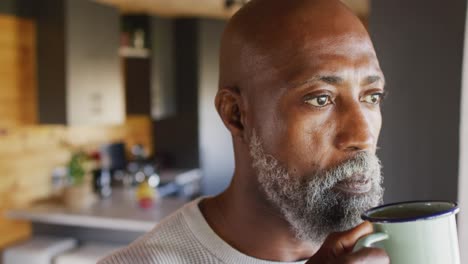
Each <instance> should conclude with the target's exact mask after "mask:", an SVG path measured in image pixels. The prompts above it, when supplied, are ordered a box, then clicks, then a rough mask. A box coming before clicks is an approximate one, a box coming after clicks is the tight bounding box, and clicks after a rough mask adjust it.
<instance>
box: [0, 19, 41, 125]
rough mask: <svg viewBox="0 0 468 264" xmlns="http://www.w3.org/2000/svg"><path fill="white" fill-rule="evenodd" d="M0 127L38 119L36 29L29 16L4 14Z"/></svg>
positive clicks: (0, 51)
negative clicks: (26, 17)
mask: <svg viewBox="0 0 468 264" xmlns="http://www.w3.org/2000/svg"><path fill="white" fill-rule="evenodd" d="M0 32H1V34H0V128H2V127H12V126H17V125H31V124H35V123H36V121H37V110H36V109H37V102H36V98H37V95H36V90H37V89H36V65H35V63H36V62H35V61H36V54H35V50H36V42H35V39H36V29H35V26H34V22H33V21H32V20H29V19H24V18H18V17H14V16H9V15H1V16H0Z"/></svg>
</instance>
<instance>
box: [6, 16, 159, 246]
mask: <svg viewBox="0 0 468 264" xmlns="http://www.w3.org/2000/svg"><path fill="white" fill-rule="evenodd" d="M35 51H36V28H35V25H34V22H33V21H32V20H30V19H25V18H19V17H15V16H10V15H0V249H1V248H4V247H5V246H6V245H9V244H11V243H14V242H16V241H18V240H21V239H25V238H27V237H28V236H29V235H30V233H31V227H30V224H29V223H27V222H20V221H11V220H8V219H6V218H5V217H4V216H3V213H4V212H5V211H6V210H8V209H11V208H16V207H24V206H27V205H29V204H31V203H32V202H33V201H35V200H37V199H43V198H47V197H48V196H50V195H51V192H52V190H51V172H52V170H53V169H54V168H55V167H57V166H61V165H64V164H66V163H67V161H68V159H69V158H70V154H71V151H72V150H73V149H78V148H85V149H97V148H98V147H99V146H100V145H101V144H105V143H111V142H117V141H123V142H125V143H126V145H127V146H131V145H133V144H137V143H139V144H143V145H144V146H145V148H146V149H147V150H148V151H149V152H150V153H152V147H153V144H152V122H151V120H150V118H149V116H127V118H126V121H125V123H124V124H122V125H112V126H99V125H96V126H73V127H67V126H63V125H47V126H46V125H39V124H37V122H38V121H37V120H38V118H37V116H38V115H37V112H38V110H37V106H38V105H37V102H38V95H37V87H36V86H37V80H36V70H37V67H36V53H35Z"/></svg>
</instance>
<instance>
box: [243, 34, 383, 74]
mask: <svg viewBox="0 0 468 264" xmlns="http://www.w3.org/2000/svg"><path fill="white" fill-rule="evenodd" d="M246 48H247V49H250V50H248V51H247V52H246V53H245V54H246V55H247V56H246V57H245V60H246V61H247V62H248V63H247V64H246V67H245V68H244V70H245V71H246V73H247V72H249V71H250V72H255V75H251V76H252V78H253V81H256V82H269V81H274V82H276V83H278V82H281V81H284V82H285V83H286V82H292V81H295V79H297V78H300V77H301V76H302V75H307V74H313V73H314V71H317V72H318V71H329V72H340V71H343V70H366V71H374V72H375V73H378V74H381V72H380V66H379V63H378V60H377V57H376V54H375V50H374V47H373V45H372V42H371V40H370V39H369V37H368V35H367V34H355V33H345V34H340V35H335V36H324V37H316V36H312V35H309V36H301V37H300V38H299V39H294V40H293V39H291V40H289V41H287V40H283V41H281V42H277V43H270V45H269V46H265V45H264V46H263V47H260V46H255V45H252V46H250V47H246Z"/></svg>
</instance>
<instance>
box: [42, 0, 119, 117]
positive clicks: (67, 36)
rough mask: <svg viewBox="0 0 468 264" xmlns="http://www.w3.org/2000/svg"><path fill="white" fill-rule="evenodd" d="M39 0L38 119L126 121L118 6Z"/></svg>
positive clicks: (87, 2) (63, 0) (64, 0)
mask: <svg viewBox="0 0 468 264" xmlns="http://www.w3.org/2000/svg"><path fill="white" fill-rule="evenodd" d="M35 4H36V5H37V6H36V7H35V12H36V19H37V29H38V40H37V41H38V46H37V51H38V92H39V121H40V123H43V124H67V125H97V124H100V125H102V124H106V125H107V124H120V123H123V121H124V119H125V97H124V89H123V77H122V67H121V62H120V58H119V53H118V51H119V43H120V40H119V36H120V27H119V17H120V15H119V12H118V10H117V9H115V8H113V7H109V6H105V5H101V4H98V3H95V2H92V1H75V0H42V1H37V3H35Z"/></svg>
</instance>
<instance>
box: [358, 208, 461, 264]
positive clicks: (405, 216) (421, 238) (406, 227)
mask: <svg viewBox="0 0 468 264" xmlns="http://www.w3.org/2000/svg"><path fill="white" fill-rule="evenodd" d="M458 211H459V208H458V205H457V204H456V203H453V202H444V201H414V202H403V203H395V204H388V205H383V206H379V207H376V208H373V209H370V210H368V211H367V212H365V213H364V214H363V215H362V219H363V220H366V221H369V222H371V223H372V224H373V226H374V233H372V234H369V235H367V236H365V237H363V238H361V239H360V240H359V241H358V242H357V244H356V246H355V247H354V250H355V251H356V250H359V249H361V248H363V247H379V248H383V249H385V251H386V252H387V254H388V255H389V256H390V262H391V263H392V264H460V253H459V247H458V237H457V225H456V221H455V214H457V213H458Z"/></svg>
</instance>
